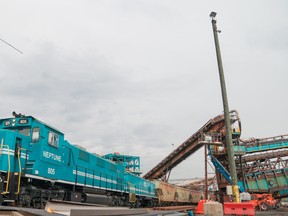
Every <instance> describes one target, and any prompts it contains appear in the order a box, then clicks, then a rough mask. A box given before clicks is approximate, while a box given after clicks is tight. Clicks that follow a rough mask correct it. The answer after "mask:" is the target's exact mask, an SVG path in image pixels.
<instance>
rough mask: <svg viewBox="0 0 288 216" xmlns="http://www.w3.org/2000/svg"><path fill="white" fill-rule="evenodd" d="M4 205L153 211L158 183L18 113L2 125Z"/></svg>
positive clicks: (0, 181) (0, 165)
mask: <svg viewBox="0 0 288 216" xmlns="http://www.w3.org/2000/svg"><path fill="white" fill-rule="evenodd" d="M0 142H1V146H0V192H1V194H0V203H3V204H7V203H13V205H17V206H27V207H33V208H42V207H43V206H44V205H45V203H46V202H47V201H49V200H51V199H54V200H66V201H75V202H87V203H98V204H106V205H111V206H131V205H136V206H140V205H141V206H152V205H154V204H155V203H156V202H157V201H158V200H157V197H156V194H155V184H154V183H153V182H151V181H148V180H146V179H143V178H141V177H140V176H138V175H136V174H133V173H131V172H129V171H127V170H126V168H125V166H123V165H122V164H121V163H117V162H113V161H111V160H109V159H106V158H103V157H100V156H98V155H96V154H92V153H89V152H88V151H86V150H85V149H83V148H81V147H79V146H76V145H72V144H71V143H69V142H68V141H67V140H65V139H64V134H63V133H61V132H60V131H59V130H57V129H55V128H54V127H51V126H49V125H48V124H46V123H44V122H42V121H40V120H38V119H36V118H34V117H32V116H25V115H22V114H16V113H15V112H13V117H12V118H5V119H1V120H0Z"/></svg>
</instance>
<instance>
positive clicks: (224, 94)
mask: <svg viewBox="0 0 288 216" xmlns="http://www.w3.org/2000/svg"><path fill="white" fill-rule="evenodd" d="M215 16H216V13H215V12H211V13H210V18H211V19H212V20H211V22H212V27H213V35H214V41H215V48H216V55H217V63H218V70H219V78H220V84H221V92H222V100H223V108H224V118H225V128H226V142H227V152H228V159H229V166H230V175H231V180H232V193H233V202H237V203H239V202H240V196H239V189H238V181H237V173H236V165H235V159H234V148H233V143H232V133H231V123H230V112H229V106H228V99H227V92H226V85H225V78H224V72H223V66H222V59H221V53H220V46H219V41H218V33H220V31H219V30H217V26H216V20H215Z"/></svg>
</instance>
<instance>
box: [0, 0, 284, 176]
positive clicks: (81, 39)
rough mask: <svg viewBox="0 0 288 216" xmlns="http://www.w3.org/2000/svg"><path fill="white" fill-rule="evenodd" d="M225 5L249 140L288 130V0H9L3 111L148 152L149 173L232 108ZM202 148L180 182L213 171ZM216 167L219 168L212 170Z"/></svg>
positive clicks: (76, 137)
mask: <svg viewBox="0 0 288 216" xmlns="http://www.w3.org/2000/svg"><path fill="white" fill-rule="evenodd" d="M211 11H216V12H217V17H216V18H217V26H218V29H221V33H220V34H219V40H220V47H221V54H222V60H223V67H224V73H225V79H226V86H227V91H228V100H229V107H230V109H231V110H232V109H236V110H238V111H239V113H240V117H241V120H242V126H243V127H242V138H250V137H257V138H264V137H270V136H276V135H281V134H287V133H288V127H287V122H288V114H287V110H288V100H287V96H286V93H287V92H288V85H287V82H288V15H287V11H288V2H287V1H285V0H282V1H280V0H276V1H268V0H256V1H248V0H243V1H228V0H227V1H191V0H177V1H176V0H173V1H172V0H153V1H152V0H146V1H144V0H142V1H140V0H114V1H112V0H111V1H110V0H102V1H97V0H93V1H92V0H90V1H88V0H86V1H80V0H69V1H68V0H61V1H56V0H54V1H43V0H42V1H40V0H26V1H20V0H19V1H13V0H12V1H4V0H0V38H1V39H2V40H5V41H6V42H8V43H10V44H12V45H13V46H15V47H16V48H17V49H19V50H21V51H22V52H23V53H24V54H21V53H19V52H18V51H16V50H14V49H13V48H11V47H9V46H8V45H7V44H5V43H4V42H2V41H0V89H1V90H0V98H1V103H0V115H1V118H4V117H10V116H11V113H12V111H14V110H15V111H16V112H21V113H24V114H26V115H32V116H34V117H36V118H39V119H41V120H43V121H45V122H47V123H48V124H50V125H53V126H54V127H56V128H58V129H59V130H60V131H62V132H63V133H65V136H66V139H67V140H68V141H70V142H71V143H73V144H78V145H82V146H83V147H85V148H86V149H87V150H89V151H91V152H96V153H98V154H101V155H104V154H107V153H110V152H120V153H124V154H130V155H139V156H140V157H141V168H142V171H143V174H145V173H147V172H148V171H149V170H150V169H151V168H153V167H154V166H155V165H156V164H157V163H158V162H160V161H161V160H162V159H163V158H164V157H166V156H167V155H168V154H169V153H170V152H171V151H172V150H173V149H174V148H176V147H177V146H178V145H180V144H182V143H183V142H184V141H185V140H186V139H187V138H188V137H189V136H191V135H192V134H193V133H195V132H196V131H197V130H198V129H199V128H200V127H201V126H203V124H205V123H206V122H207V121H208V120H209V119H211V118H213V117H214V116H216V115H219V114H221V113H222V112H223V106H222V98H221V90H220V83H219V76H218V69H217V60H216V53H215V47H214V39H213V32H212V26H211V20H210V18H209V14H210V12H211ZM203 154H204V153H203V150H200V151H199V152H197V153H195V154H193V155H192V156H190V157H189V158H188V159H187V160H185V161H184V162H183V163H182V164H181V165H179V166H178V167H177V168H176V169H175V170H173V171H172V173H171V178H188V177H203V176H204V156H203ZM210 170H211V169H210Z"/></svg>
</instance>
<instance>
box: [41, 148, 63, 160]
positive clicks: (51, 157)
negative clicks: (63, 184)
mask: <svg viewBox="0 0 288 216" xmlns="http://www.w3.org/2000/svg"><path fill="white" fill-rule="evenodd" d="M43 156H44V157H46V158H49V159H52V160H55V161H59V162H61V156H60V155H56V154H53V153H51V152H47V151H43Z"/></svg>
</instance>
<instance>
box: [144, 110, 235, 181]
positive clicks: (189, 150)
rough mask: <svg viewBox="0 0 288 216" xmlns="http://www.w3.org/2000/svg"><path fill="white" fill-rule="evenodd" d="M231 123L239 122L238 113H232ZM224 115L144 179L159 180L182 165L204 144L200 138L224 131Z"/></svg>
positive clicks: (192, 137)
mask: <svg viewBox="0 0 288 216" xmlns="http://www.w3.org/2000/svg"><path fill="white" fill-rule="evenodd" d="M230 119H231V123H234V122H236V121H238V120H239V117H238V113H237V111H235V110H233V111H231V112H230ZM224 120H225V119H224V115H218V116H216V117H215V118H213V119H210V120H209V121H208V122H207V123H206V124H204V126H203V127H201V128H200V129H199V130H198V131H197V132H196V133H194V134H193V135H192V136H190V137H189V138H188V139H187V140H186V141H184V142H183V143H182V144H181V145H180V146H179V147H178V148H177V149H175V150H174V151H173V152H172V153H171V154H169V155H168V156H167V157H166V158H164V159H163V160H162V161H161V162H160V163H159V164H157V165H156V166H155V167H154V168H153V169H152V170H150V171H149V172H148V173H147V174H145V175H144V176H143V177H144V178H146V179H159V178H161V177H163V176H165V175H166V174H167V173H168V172H169V171H170V170H171V169H172V168H174V167H175V166H177V165H178V164H180V163H181V162H182V161H183V160H185V159H186V158H187V157H189V156H190V155H191V154H193V153H194V152H196V151H197V150H198V149H199V148H201V147H202V146H203V145H204V144H203V143H201V142H199V137H200V136H201V135H203V134H204V133H208V132H211V131H213V132H216V131H217V132H219V131H220V130H222V129H223V130H224V128H225V121H224Z"/></svg>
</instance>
